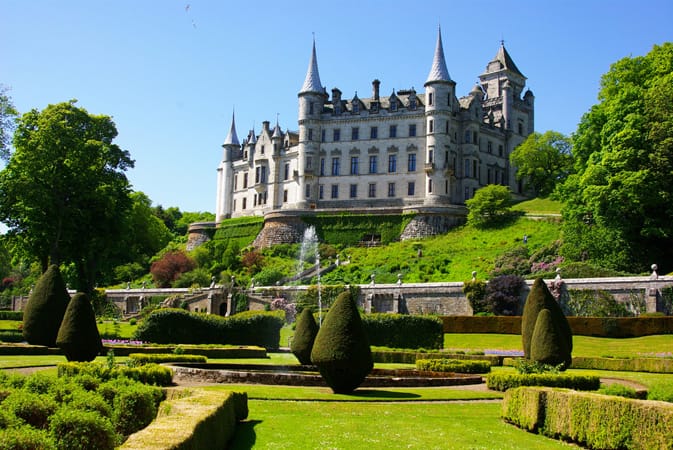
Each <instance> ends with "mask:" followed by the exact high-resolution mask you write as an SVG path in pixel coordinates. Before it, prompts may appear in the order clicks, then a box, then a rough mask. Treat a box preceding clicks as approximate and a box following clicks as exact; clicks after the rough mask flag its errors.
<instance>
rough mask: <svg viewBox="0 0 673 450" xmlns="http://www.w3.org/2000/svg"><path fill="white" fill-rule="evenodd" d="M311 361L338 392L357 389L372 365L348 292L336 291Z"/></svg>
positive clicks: (360, 323)
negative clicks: (338, 292) (337, 295)
mask: <svg viewBox="0 0 673 450" xmlns="http://www.w3.org/2000/svg"><path fill="white" fill-rule="evenodd" d="M311 362H312V363H313V364H315V365H316V366H318V369H319V371H320V375H322V377H323V379H324V380H325V382H326V383H327V385H328V386H329V387H330V388H332V391H334V393H337V394H348V393H351V392H353V391H354V390H355V389H357V387H358V386H360V384H361V383H362V382H363V381H364V379H365V377H366V376H367V375H368V374H369V372H371V370H372V369H373V368H374V362H373V360H372V353H371V350H370V348H369V341H368V339H367V335H366V333H365V330H364V326H363V324H362V320H361V318H360V313H359V311H358V309H357V307H356V305H355V301H354V300H353V297H352V296H351V295H350V292H344V293H342V294H340V295H339V297H338V298H337V300H336V302H334V304H333V305H332V307H331V308H330V310H329V312H328V313H327V316H326V317H325V320H324V322H323V324H322V327H321V328H320V331H318V335H317V336H316V338H315V342H314V344H313V350H312V351H311Z"/></svg>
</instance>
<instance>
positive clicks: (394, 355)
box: [372, 349, 504, 366]
mask: <svg viewBox="0 0 673 450" xmlns="http://www.w3.org/2000/svg"><path fill="white" fill-rule="evenodd" d="M372 358H374V362H377V363H395V364H416V360H417V359H442V358H448V359H459V360H464V361H488V363H489V364H490V365H491V366H502V362H503V359H504V357H503V356H498V355H465V354H456V353H443V352H428V353H426V352H413V351H404V350H395V351H390V350H377V349H372Z"/></svg>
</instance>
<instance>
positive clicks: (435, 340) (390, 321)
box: [362, 313, 444, 349]
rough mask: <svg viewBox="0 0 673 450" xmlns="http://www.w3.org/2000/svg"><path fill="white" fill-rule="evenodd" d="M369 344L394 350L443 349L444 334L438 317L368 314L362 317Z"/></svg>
mask: <svg viewBox="0 0 673 450" xmlns="http://www.w3.org/2000/svg"><path fill="white" fill-rule="evenodd" d="M362 322H363V323H364V326H365V330H366V332H367V336H368V337H369V343H370V344H371V345H378V346H384V347H393V348H410V349H414V348H442V345H443V343H444V332H443V330H442V322H441V320H440V319H438V318H437V317H436V316H411V315H407V314H383V313H377V314H366V315H364V316H363V317H362Z"/></svg>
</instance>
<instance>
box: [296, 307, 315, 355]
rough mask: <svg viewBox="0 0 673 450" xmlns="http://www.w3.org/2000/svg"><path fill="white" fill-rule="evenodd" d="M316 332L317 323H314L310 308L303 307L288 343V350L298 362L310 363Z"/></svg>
mask: <svg viewBox="0 0 673 450" xmlns="http://www.w3.org/2000/svg"><path fill="white" fill-rule="evenodd" d="M317 334H318V324H316V323H315V319H314V318H313V314H312V313H311V310H310V309H308V308H305V309H304V310H303V311H302V312H301V314H300V315H299V318H297V325H296V327H295V330H294V336H293V337H292V343H291V344H290V350H291V351H292V353H293V354H294V356H296V357H297V359H298V360H299V363H300V364H311V350H312V349H313V342H314V341H315V337H316V335H317Z"/></svg>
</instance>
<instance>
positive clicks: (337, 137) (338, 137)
mask: <svg viewBox="0 0 673 450" xmlns="http://www.w3.org/2000/svg"><path fill="white" fill-rule="evenodd" d="M332 138H333V139H332V140H333V141H334V142H339V141H340V140H341V130H340V129H338V128H336V129H335V130H334V132H333V135H332Z"/></svg>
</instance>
